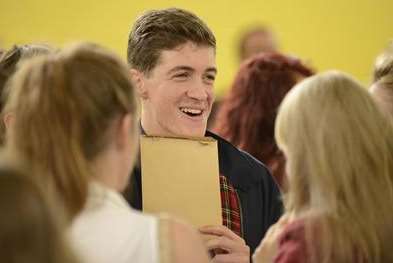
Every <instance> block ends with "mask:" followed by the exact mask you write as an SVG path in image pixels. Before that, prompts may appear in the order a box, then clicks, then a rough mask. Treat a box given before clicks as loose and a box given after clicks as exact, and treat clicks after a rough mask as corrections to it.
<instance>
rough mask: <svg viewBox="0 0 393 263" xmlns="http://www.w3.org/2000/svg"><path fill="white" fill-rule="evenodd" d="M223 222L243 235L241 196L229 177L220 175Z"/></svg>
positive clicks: (239, 234)
mask: <svg viewBox="0 0 393 263" xmlns="http://www.w3.org/2000/svg"><path fill="white" fill-rule="evenodd" d="M220 192H221V208H222V223H223V225H224V226H226V227H228V228H229V229H230V230H232V231H233V232H234V233H236V234H237V235H238V236H240V237H243V231H242V222H241V219H242V216H241V208H240V198H239V196H238V195H237V192H236V190H235V188H234V187H233V186H232V185H231V183H230V182H229V181H228V179H227V178H226V177H225V176H223V175H220Z"/></svg>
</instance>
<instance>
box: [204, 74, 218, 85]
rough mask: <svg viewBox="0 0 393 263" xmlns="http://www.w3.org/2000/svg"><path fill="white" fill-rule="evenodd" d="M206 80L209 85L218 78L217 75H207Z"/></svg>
mask: <svg viewBox="0 0 393 263" xmlns="http://www.w3.org/2000/svg"><path fill="white" fill-rule="evenodd" d="M205 80H206V81H207V82H209V83H213V82H214V81H215V80H216V76H215V75H210V74H209V75H206V76H205Z"/></svg>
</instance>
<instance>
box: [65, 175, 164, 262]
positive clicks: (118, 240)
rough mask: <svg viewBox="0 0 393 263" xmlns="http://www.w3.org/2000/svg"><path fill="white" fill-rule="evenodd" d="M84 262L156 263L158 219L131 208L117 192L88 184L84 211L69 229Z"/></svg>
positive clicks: (98, 185)
mask: <svg viewBox="0 0 393 263" xmlns="http://www.w3.org/2000/svg"><path fill="white" fill-rule="evenodd" d="M71 240H72V244H73V246H74V248H75V250H76V252H77V253H78V254H79V256H80V257H81V259H82V260H83V262H85V263H112V262H113V263H126V262H127V263H130V262H135V263H137V262H141V263H158V262H159V244H158V218H156V217H153V216H150V215H145V214H142V213H140V212H138V211H136V210H134V209H132V208H131V207H130V206H129V205H128V203H127V202H126V200H125V199H124V198H123V197H122V196H121V195H120V194H119V193H117V192H116V191H114V190H111V189H109V188H107V187H105V186H103V185H101V184H99V183H97V182H92V183H90V186H89V195H88V200H87V203H86V206H85V208H84V209H83V211H82V212H81V213H80V214H79V215H78V216H77V217H76V218H75V220H74V221H73V223H72V226H71Z"/></svg>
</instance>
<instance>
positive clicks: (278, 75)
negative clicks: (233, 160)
mask: <svg viewBox="0 0 393 263" xmlns="http://www.w3.org/2000/svg"><path fill="white" fill-rule="evenodd" d="M312 74H313V71H312V70H311V68H309V67H308V66H306V65H305V64H304V63H303V62H302V61H301V60H299V59H297V58H294V57H291V56H287V55H283V54H280V53H262V54H259V55H256V56H254V57H252V58H250V59H249V60H247V61H246V62H244V63H243V64H242V65H241V66H240V69H239V71H238V73H237V75H236V77H235V80H234V82H233V84H232V88H231V89H230V91H229V94H228V95H227V98H226V99H225V100H224V101H223V103H222V105H221V108H220V110H219V112H218V115H217V119H216V122H215V127H214V128H213V130H214V131H216V132H217V134H219V135H221V136H222V137H223V138H225V139H227V140H228V141H230V142H231V143H233V144H234V145H235V146H237V147H239V148H240V149H242V150H244V151H246V152H248V153H250V154H251V155H252V156H254V157H256V158H257V159H258V160H260V161H261V162H263V163H264V164H266V165H267V166H268V167H269V169H270V171H271V172H272V175H273V176H274V178H275V179H276V181H277V182H278V184H279V185H280V186H281V187H283V186H284V177H285V176H284V175H285V171H284V170H285V169H284V167H285V158H284V156H283V155H282V153H281V151H280V150H279V149H278V147H277V144H276V141H275V140H274V124H275V121H276V115H277V111H278V107H279V106H280V104H281V101H282V100H283V99H284V97H285V95H286V94H287V93H288V91H290V90H291V89H292V87H293V86H295V85H296V83H298V82H300V81H301V80H302V79H304V78H306V77H308V76H311V75H312Z"/></svg>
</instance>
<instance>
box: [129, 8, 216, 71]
mask: <svg viewBox="0 0 393 263" xmlns="http://www.w3.org/2000/svg"><path fill="white" fill-rule="evenodd" d="M187 41H191V42H193V43H195V44H198V45H206V46H210V47H213V48H215V47H216V38H215V37H214V35H213V33H212V31H211V30H210V29H209V28H208V26H207V25H206V24H205V23H204V22H203V21H202V20H201V19H200V18H198V17H197V16H196V15H194V14H193V13H191V12H188V11H186V10H182V9H178V8H169V9H163V10H151V11H148V12H146V13H145V14H143V15H142V16H141V17H139V18H138V19H137V20H136V22H135V24H134V26H133V28H132V29H131V32H130V35H129V38H128V49H127V61H128V64H129V65H130V66H131V67H132V68H135V69H138V70H140V71H142V72H145V73H148V72H150V71H151V70H152V69H153V68H154V67H155V66H156V65H157V62H158V59H159V57H160V52H161V51H162V50H170V49H173V48H175V47H177V46H179V45H181V44H184V43H186V42H187Z"/></svg>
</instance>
